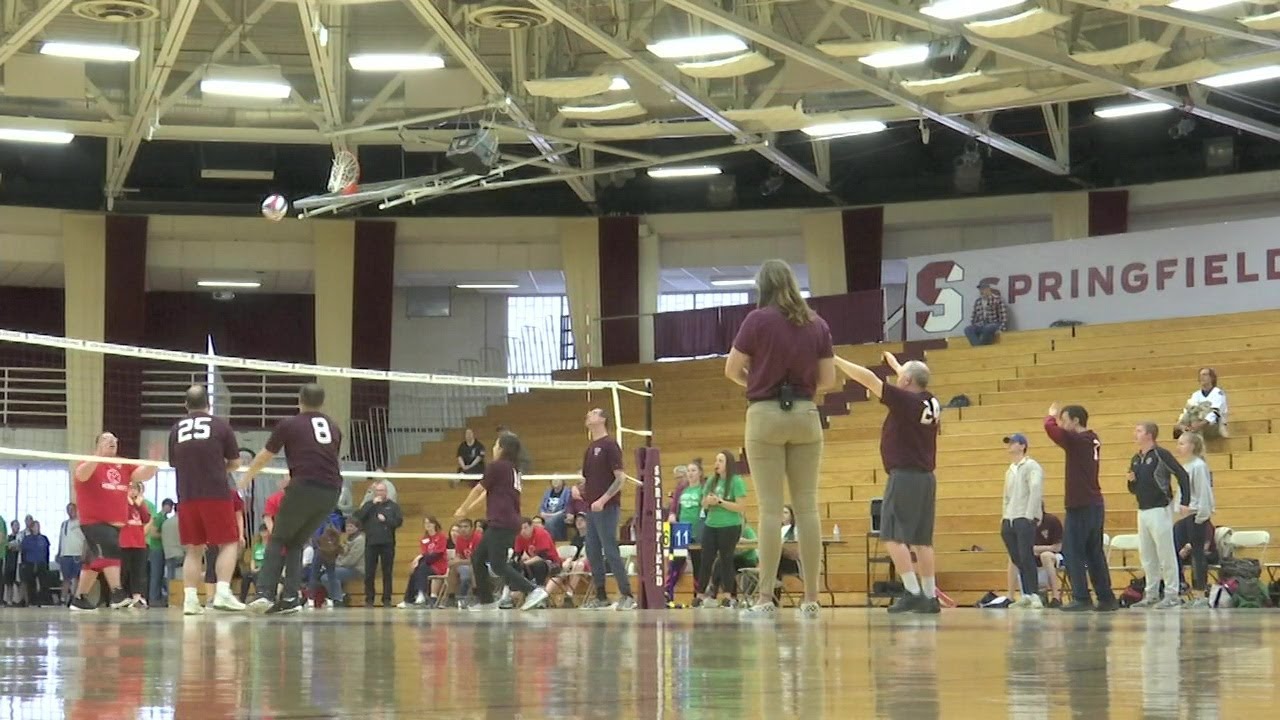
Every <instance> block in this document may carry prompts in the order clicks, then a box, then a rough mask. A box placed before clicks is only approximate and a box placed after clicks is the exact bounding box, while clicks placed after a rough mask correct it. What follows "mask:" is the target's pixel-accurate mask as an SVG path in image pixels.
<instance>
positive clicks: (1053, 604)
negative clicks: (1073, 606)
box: [1049, 598, 1062, 610]
mask: <svg viewBox="0 0 1280 720" xmlns="http://www.w3.org/2000/svg"><path fill="white" fill-rule="evenodd" d="M1049 608H1050V609H1052V610H1058V609H1061V608H1062V601H1061V600H1059V599H1058V598H1054V599H1052V600H1050V601H1049Z"/></svg>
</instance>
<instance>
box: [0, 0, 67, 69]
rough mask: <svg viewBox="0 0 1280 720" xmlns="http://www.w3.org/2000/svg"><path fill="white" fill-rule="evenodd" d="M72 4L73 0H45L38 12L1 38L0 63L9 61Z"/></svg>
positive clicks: (37, 8)
mask: <svg viewBox="0 0 1280 720" xmlns="http://www.w3.org/2000/svg"><path fill="white" fill-rule="evenodd" d="M70 4H71V0H43V2H41V3H40V4H39V5H38V6H37V7H36V12H35V14H34V15H32V16H31V17H29V18H27V21H26V22H24V23H22V25H21V26H19V27H18V29H17V30H14V31H13V34H11V35H9V36H8V37H6V38H5V39H4V40H0V65H3V64H5V63H6V62H8V61H9V58H11V57H13V56H14V55H15V54H16V53H17V52H18V51H19V50H21V49H22V48H23V46H25V45H26V44H27V43H29V42H31V39H32V38H34V37H35V36H36V34H37V33H39V32H40V31H41V30H43V29H44V27H45V26H46V25H48V24H49V23H51V22H53V19H54V18H56V17H57V16H58V15H59V14H60V13H61V12H62V11H63V10H66V9H67V6H68V5H70Z"/></svg>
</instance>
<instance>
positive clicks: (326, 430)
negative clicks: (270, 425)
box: [266, 412, 342, 489]
mask: <svg viewBox="0 0 1280 720" xmlns="http://www.w3.org/2000/svg"><path fill="white" fill-rule="evenodd" d="M266 447H267V451H268V452H270V453H276V454H278V453H279V452H280V450H281V449H283V450H284V455H285V457H284V459H285V462H287V463H288V465H289V475H290V476H292V478H293V479H292V482H304V483H307V484H308V485H319V486H321V487H327V488H335V489H337V488H341V487H342V471H341V468H340V467H339V466H338V453H339V452H340V451H341V449H342V431H341V430H339V429H338V423H336V422H334V421H333V418H331V417H329V416H328V415H325V414H324V413H320V412H300V413H298V414H297V415H294V416H293V417H291V418H289V419H288V420H284V421H282V422H281V423H280V424H279V425H277V426H276V429H275V430H273V431H272V432H271V437H270V438H268V439H267V445H266Z"/></svg>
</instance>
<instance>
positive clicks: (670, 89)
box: [529, 0, 835, 200]
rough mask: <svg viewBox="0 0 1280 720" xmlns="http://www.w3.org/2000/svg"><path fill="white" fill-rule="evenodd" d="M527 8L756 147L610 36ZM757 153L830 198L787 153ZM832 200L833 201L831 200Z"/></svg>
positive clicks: (544, 0) (541, 3) (544, 3)
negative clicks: (549, 18) (545, 17)
mask: <svg viewBox="0 0 1280 720" xmlns="http://www.w3.org/2000/svg"><path fill="white" fill-rule="evenodd" d="M529 2H530V4H532V5H533V6H535V7H537V8H538V9H539V10H542V11H543V12H545V13H547V14H548V15H550V16H551V17H552V18H553V19H555V20H556V21H557V22H559V23H560V24H562V25H564V26H565V27H567V28H569V29H570V30H572V31H573V32H574V33H577V34H578V35H579V36H581V37H582V38H583V39H584V40H586V41H587V42H589V43H591V44H592V45H595V46H596V47H598V48H600V49H601V50H603V51H604V52H605V53H606V54H607V55H609V57H611V58H613V59H614V60H617V61H619V62H621V63H622V64H623V65H624V66H626V68H627V69H628V70H630V71H631V72H633V73H635V74H636V76H637V77H640V78H643V79H644V80H647V81H648V82H650V83H653V84H654V85H656V86H657V87H659V88H662V89H663V90H665V91H666V92H667V93H668V94H670V95H671V96H672V97H674V98H675V99H676V100H678V101H680V102H681V103H682V104H684V106H685V107H687V108H689V109H690V110H692V111H694V112H696V113H698V114H699V115H701V116H702V117H704V118H706V119H707V120H708V121H709V122H711V123H712V124H713V125H715V126H716V127H718V128H720V129H721V130H722V131H724V132H725V133H727V134H729V135H731V136H733V138H734V139H735V140H736V141H737V142H739V143H742V144H756V143H758V142H759V138H757V137H756V136H754V135H752V134H751V133H748V132H747V131H745V130H743V129H742V128H740V127H738V126H737V125H736V124H734V122H733V121H731V120H729V119H728V118H726V117H725V116H724V115H723V114H722V113H721V112H720V110H718V109H717V108H716V107H715V106H714V105H712V104H711V103H710V102H708V101H707V100H704V99H703V98H701V97H699V96H698V95H696V94H694V93H692V92H689V91H688V90H686V89H684V88H683V87H681V86H680V85H678V84H677V83H674V82H672V81H670V80H668V79H667V78H666V77H665V76H663V75H662V73H660V72H658V71H657V70H654V69H653V68H652V67H650V66H649V64H648V63H647V62H645V61H644V60H641V59H640V58H638V57H636V55H635V54H634V53H633V52H631V51H630V50H628V49H627V48H626V47H625V46H624V45H622V44H621V43H619V42H618V41H617V40H614V39H613V38H612V37H610V36H609V35H607V34H605V33H604V32H601V31H600V30H599V29H598V28H596V27H595V26H594V25H592V24H591V23H589V22H587V21H586V20H583V19H581V18H579V17H578V16H577V15H575V14H573V13H571V12H569V11H568V10H566V9H565V8H563V7H561V6H560V5H558V4H557V3H555V2H552V0H529ZM756 152H758V153H760V154H761V155H763V156H764V157H766V158H768V159H769V160H771V161H773V163H774V164H776V165H778V167H781V168H782V169H783V170H785V171H787V173H789V174H790V175H791V176H792V177H794V178H796V179H797V180H799V181H800V182H802V183H804V184H805V185H807V186H808V187H809V188H810V189H812V190H814V191H815V192H819V193H822V194H823V195H826V196H829V197H830V195H831V189H830V188H829V187H827V184H826V183H824V182H822V179H821V178H819V177H818V176H817V175H814V174H813V173H812V172H810V171H809V169H808V168H806V167H805V166H803V165H801V164H800V163H799V162H797V161H796V160H795V159H794V158H792V157H791V156H790V155H787V154H786V153H784V152H782V151H781V150H778V149H777V148H775V147H773V146H772V145H767V144H761V145H759V146H757V147H756ZM832 199H833V200H834V199H835V198H832Z"/></svg>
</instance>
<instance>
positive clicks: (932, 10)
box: [920, 0, 1023, 20]
mask: <svg viewBox="0 0 1280 720" xmlns="http://www.w3.org/2000/svg"><path fill="white" fill-rule="evenodd" d="M1022 2H1023V0H940V2H934V3H930V4H928V5H925V6H924V7H922V8H920V13H921V14H923V15H928V16H929V17H935V18H938V19H939V20H958V19H959V18H966V17H972V16H974V15H983V14H986V13H989V12H993V11H995V10H1003V9H1005V8H1009V7H1013V6H1014V5H1021V4H1022Z"/></svg>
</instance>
